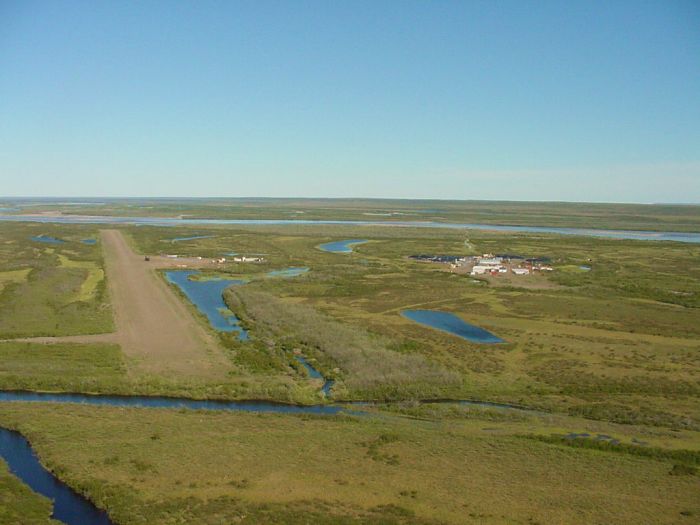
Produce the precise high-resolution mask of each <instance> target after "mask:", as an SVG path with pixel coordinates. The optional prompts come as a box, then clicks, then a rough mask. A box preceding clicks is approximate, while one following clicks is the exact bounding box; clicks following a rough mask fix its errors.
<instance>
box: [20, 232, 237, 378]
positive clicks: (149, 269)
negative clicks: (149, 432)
mask: <svg viewBox="0 0 700 525" xmlns="http://www.w3.org/2000/svg"><path fill="white" fill-rule="evenodd" d="M101 235H102V246H103V249H104V254H105V265H106V268H105V270H106V274H107V283H108V287H109V293H110V297H111V301H112V307H113V310H114V316H115V325H116V332H115V333H113V334H100V335H84V336H68V337H41V338H32V339H24V340H25V341H30V340H31V341H36V342H47V343H49V342H59V341H62V342H83V343H86V342H111V343H117V344H119V345H120V346H121V348H122V351H123V352H124V353H125V354H126V356H127V357H128V358H130V359H129V361H130V369H131V370H132V371H133V372H146V373H153V374H159V375H167V374H177V375H178V376H192V377H206V378H216V377H221V376H223V375H224V374H225V373H226V372H227V371H228V369H229V368H230V364H229V362H228V361H227V359H226V358H225V357H224V355H223V353H222V349H221V347H220V346H219V344H218V342H217V341H216V339H215V337H213V336H212V334H210V333H209V332H207V330H206V329H205V328H204V327H203V326H202V325H201V324H200V322H199V321H198V320H197V319H195V318H194V317H193V315H192V314H191V312H190V311H189V310H188V307H187V305H186V304H185V303H184V301H183V300H182V299H180V298H179V297H178V296H177V295H175V293H174V292H173V290H171V289H170V288H169V287H168V285H167V284H166V283H165V282H164V281H163V279H161V278H160V277H159V276H158V275H157V274H156V271H155V265H153V264H150V263H147V262H145V261H144V259H143V256H142V255H138V254H136V253H134V252H133V250H132V249H131V247H130V246H129V245H128V243H127V242H126V240H125V239H124V236H123V235H122V233H121V232H120V231H118V230H102V231H101Z"/></svg>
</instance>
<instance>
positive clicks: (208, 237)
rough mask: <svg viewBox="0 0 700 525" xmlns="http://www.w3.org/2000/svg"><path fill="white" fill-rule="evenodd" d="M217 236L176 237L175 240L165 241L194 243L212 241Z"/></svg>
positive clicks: (167, 240) (168, 240)
mask: <svg viewBox="0 0 700 525" xmlns="http://www.w3.org/2000/svg"><path fill="white" fill-rule="evenodd" d="M214 237H216V235H192V236H191V237H175V238H174V239H163V240H164V241H166V242H183V241H194V240H196V239H212V238H214Z"/></svg>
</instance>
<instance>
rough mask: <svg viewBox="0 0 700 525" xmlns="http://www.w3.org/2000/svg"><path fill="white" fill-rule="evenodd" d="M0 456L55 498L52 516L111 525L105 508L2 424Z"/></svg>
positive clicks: (74, 523) (81, 524)
mask: <svg viewBox="0 0 700 525" xmlns="http://www.w3.org/2000/svg"><path fill="white" fill-rule="evenodd" d="M0 457H2V458H3V459H4V460H5V461H6V462H7V465H8V467H9V468H10V472H12V473H13V474H14V475H15V476H17V477H18V478H19V479H21V480H22V481H23V482H24V483H25V484H26V485H28V486H29V488H31V489H32V490H33V491H34V492H37V493H39V494H41V495H42V496H46V497H47V498H49V499H51V500H53V513H52V514H51V517H52V518H54V519H55V520H58V521H61V522H63V523H66V524H67V525H112V521H111V520H110V519H109V516H108V515H107V513H106V512H105V511H104V510H100V509H98V508H97V507H96V506H95V505H93V504H92V502H90V501H89V500H87V499H86V498H85V497H83V496H81V495H80V494H78V493H77V492H76V491H74V490H73V489H72V488H70V487H69V486H68V485H66V484H65V483H63V482H62V481H61V480H59V479H58V478H57V477H56V476H54V475H53V474H52V473H51V472H49V471H48V470H47V469H46V468H45V467H44V466H43V465H42V464H41V463H40V462H39V459H38V458H37V456H36V454H35V453H34V450H32V447H31V445H30V444H29V442H28V441H27V440H26V439H25V437H24V436H22V434H20V433H18V432H14V431H12V430H7V429H5V428H2V427H0Z"/></svg>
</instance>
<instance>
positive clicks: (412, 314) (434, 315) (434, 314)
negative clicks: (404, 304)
mask: <svg viewBox="0 0 700 525" xmlns="http://www.w3.org/2000/svg"><path fill="white" fill-rule="evenodd" d="M401 315H403V316H404V317H406V318H408V319H410V320H411V321H415V322H416V323H420V324H422V325H426V326H429V327H431V328H435V329H437V330H442V331H444V332H449V333H451V334H454V335H456V336H459V337H461V338H463V339H467V340H468V341H472V342H474V343H505V341H504V340H503V339H501V338H500V337H497V336H495V335H493V334H492V333H491V332H489V331H487V330H484V329H483V328H479V327H478V326H474V325H471V324H469V323H465V322H464V321H462V320H461V319H460V318H459V317H457V316H456V315H454V314H451V313H448V312H438V311H435V310H404V311H403V312H401Z"/></svg>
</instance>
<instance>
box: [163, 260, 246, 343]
mask: <svg viewBox="0 0 700 525" xmlns="http://www.w3.org/2000/svg"><path fill="white" fill-rule="evenodd" d="M198 273H199V272H198V271H196V270H173V271H169V272H165V276H166V278H167V279H168V281H170V282H171V283H173V284H175V285H177V286H178V288H180V290H182V293H184V294H185V295H186V296H187V298H188V299H189V300H190V301H191V302H192V304H194V305H195V306H196V307H197V308H198V309H199V311H200V312H202V313H203V314H204V315H206V316H207V319H208V320H209V323H210V324H211V326H212V327H213V328H214V329H215V330H219V331H220V332H238V338H239V339H240V340H241V341H245V340H247V339H248V332H246V331H245V330H244V329H243V328H242V327H241V324H240V320H239V319H238V318H237V317H236V316H235V315H234V314H233V312H232V311H231V310H229V309H228V307H227V306H226V303H224V298H223V293H224V290H225V289H226V288H228V287H229V286H232V285H235V284H243V283H244V281H239V280H234V279H210V280H203V281H195V280H191V279H190V276H191V275H196V274H198Z"/></svg>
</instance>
